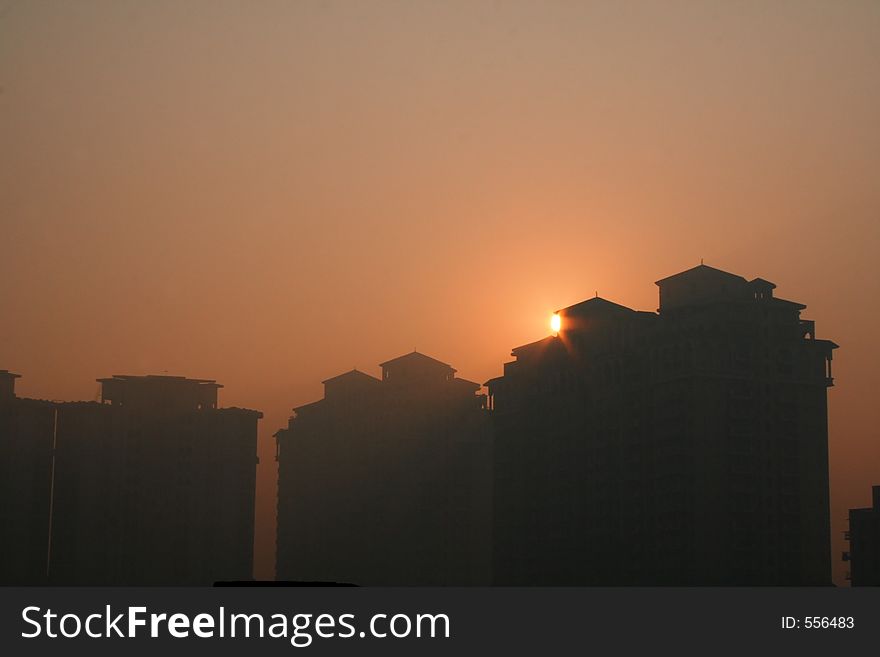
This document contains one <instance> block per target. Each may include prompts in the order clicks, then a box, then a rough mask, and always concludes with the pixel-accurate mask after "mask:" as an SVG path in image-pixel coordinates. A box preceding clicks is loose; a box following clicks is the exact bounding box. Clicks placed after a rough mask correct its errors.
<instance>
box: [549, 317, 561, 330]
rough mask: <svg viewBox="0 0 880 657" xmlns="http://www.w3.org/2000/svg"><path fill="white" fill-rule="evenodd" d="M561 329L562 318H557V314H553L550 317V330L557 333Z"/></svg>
mask: <svg viewBox="0 0 880 657" xmlns="http://www.w3.org/2000/svg"><path fill="white" fill-rule="evenodd" d="M561 328H562V317H560V316H559V313H553V315H552V316H551V317H550V330H551V331H553V332H554V333H559V329H561Z"/></svg>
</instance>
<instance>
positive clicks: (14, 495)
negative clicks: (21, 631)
mask: <svg viewBox="0 0 880 657" xmlns="http://www.w3.org/2000/svg"><path fill="white" fill-rule="evenodd" d="M17 378H19V375H18V374H13V373H11V372H9V371H8V370H0V527H2V532H3V538H2V540H0V584H5V585H14V584H45V582H46V567H47V548H48V545H49V505H50V499H51V498H50V493H51V486H52V445H53V440H54V435H55V418H56V410H55V406H54V404H52V403H51V402H45V401H40V400H35V399H20V398H18V397H16V396H15V380H16V379H17Z"/></svg>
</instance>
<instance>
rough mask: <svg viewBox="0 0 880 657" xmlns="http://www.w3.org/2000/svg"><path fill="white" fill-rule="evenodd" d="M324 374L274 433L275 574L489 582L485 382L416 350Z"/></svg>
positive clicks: (378, 581) (365, 580)
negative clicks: (377, 371)
mask: <svg viewBox="0 0 880 657" xmlns="http://www.w3.org/2000/svg"><path fill="white" fill-rule="evenodd" d="M381 367H382V377H381V378H379V379H377V378H375V377H372V376H369V375H367V374H364V373H363V372H359V371H357V370H352V371H350V372H346V373H345V374H341V375H339V376H336V377H333V378H331V379H327V380H326V381H324V382H323V383H324V398H323V399H321V400H319V401H317V402H314V403H311V404H307V405H304V406H300V407H297V408H295V409H294V411H295V415H294V416H293V417H292V418H291V419H290V421H289V423H288V427H287V428H286V429H282V430H281V431H279V432H278V433H277V434H276V439H277V459H278V539H277V541H278V542H277V575H276V577H277V579H278V580H287V581H323V582H340V583H352V584H360V585H447V584H488V583H489V581H490V572H491V492H492V475H491V468H492V458H491V453H492V451H491V450H492V442H491V427H490V425H489V418H488V416H487V413H486V411H485V408H484V406H485V397H484V396H483V395H478V394H476V393H477V391H478V389H479V388H480V385H479V384H477V383H473V382H470V381H467V380H464V379H460V378H456V376H455V370H454V369H453V368H452V367H450V366H449V365H447V364H446V363H442V362H440V361H437V360H435V359H433V358H430V357H428V356H425V355H423V354H420V353H417V352H413V353H411V354H407V355H405V356H401V357H400V358H395V359H393V360H390V361H387V362H385V363H382V364H381Z"/></svg>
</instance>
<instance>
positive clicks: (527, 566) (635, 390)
mask: <svg viewBox="0 0 880 657" xmlns="http://www.w3.org/2000/svg"><path fill="white" fill-rule="evenodd" d="M657 285H658V286H659V288H660V308H659V311H658V312H657V313H654V312H640V311H635V310H632V309H630V308H627V307H625V306H621V305H618V304H615V303H612V302H609V301H606V300H604V299H601V298H598V297H596V298H594V299H589V300H587V301H584V302H582V303H579V304H576V305H574V306H570V307H568V308H564V309H562V310H560V311H559V312H558V314H559V316H560V322H561V328H560V330H559V332H558V334H557V335H555V336H551V337H547V338H545V339H543V340H539V341H538V342H534V343H531V344H528V345H524V346H521V347H517V348H516V349H514V350H513V356H514V357H515V360H513V361H512V362H509V363H506V364H505V366H504V374H503V376H501V377H498V378H496V379H492V380H491V381H488V382H487V384H486V385H487V386H488V388H489V401H488V403H489V407H490V409H491V410H492V415H493V420H494V424H495V430H496V433H495V519H494V538H495V560H494V573H495V581H496V583H500V584H525V585H534V584H561V585H573V584H585V585H603V584H608V585H616V584H636V585H637V584H647V585H689V584H691V585H802V584H803V585H807V584H808V585H825V584H829V583H830V579H831V567H830V550H829V545H830V536H829V503H828V431H827V394H826V388H827V387H829V386H831V385H832V384H833V379H832V376H831V356H832V350H833V349H834V348H835V347H836V346H837V345H835V344H834V343H833V342H830V341H828V340H819V339H817V338H816V335H815V327H814V324H813V322H812V321H809V320H804V319H801V317H800V312H801V310H803V309H804V308H805V306H803V305H802V304H798V303H794V302H791V301H786V300H783V299H779V298H777V297H775V296H774V295H773V289H774V288H775V285H774V284H773V283H770V282H768V281H765V280H762V279H755V280H752V281H747V280H746V279H744V278H742V277H740V276H736V275H734V274H730V273H727V272H723V271H720V270H718V269H714V268H712V267H708V266H704V265H700V266H698V267H695V268H693V269H690V270H688V271H685V272H682V273H680V274H676V275H675V276H670V277H668V278H665V279H662V280H660V281H658V282H657Z"/></svg>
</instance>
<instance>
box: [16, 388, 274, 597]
mask: <svg viewBox="0 0 880 657" xmlns="http://www.w3.org/2000/svg"><path fill="white" fill-rule="evenodd" d="M99 383H100V384H101V401H100V402H65V403H59V402H44V401H38V400H21V399H17V398H15V399H14V400H12V401H11V402H10V400H9V399H8V398H7V401H6V403H5V407H10V408H17V409H18V410H17V411H15V413H16V415H15V417H16V418H18V419H17V420H16V422H15V423H10V422H9V421H8V420H6V419H5V418H6V417H7V415H8V414H7V413H6V411H5V410H4V408H5V407H4V402H2V401H0V424H2V434H0V435H2V436H3V443H2V449H3V454H2V464H3V468H4V470H5V469H15V468H19V469H18V473H17V475H16V476H17V477H18V479H15V478H13V479H12V482H13V485H14V486H15V488H16V490H24V489H25V488H26V485H25V482H23V481H20V480H23V479H24V478H25V477H26V476H27V477H29V479H28V481H32V482H33V486H32V487H33V489H34V490H35V491H39V494H37V493H36V492H35V493H34V494H33V495H32V500H33V501H32V502H31V503H30V504H29V507H28V508H29V511H28V514H29V515H28V517H29V518H30V520H29V523H30V524H29V525H28V526H29V527H31V526H32V529H31V530H30V531H32V532H33V534H34V537H33V538H32V539H30V540H29V541H27V542H26V541H24V540H17V541H13V542H12V543H14V545H15V546H16V547H14V548H6V549H15V550H19V549H22V550H23V549H24V548H23V546H24V545H28V546H29V547H28V548H27V550H28V551H30V552H32V554H33V558H34V560H35V561H37V562H39V563H41V564H42V574H41V576H40V577H39V578H35V577H34V576H28V577H27V578H25V581H22V582H21V583H49V584H53V585H55V584H58V585H68V584H72V585H185V584H186V585H210V584H212V583H213V582H215V581H217V580H249V579H252V577H253V540H254V493H255V488H256V466H257V422H258V420H259V418H260V417H262V414H261V413H259V412H258V411H253V410H248V409H238V408H227V409H221V408H218V407H217V390H218V389H219V388H221V387H222V386H220V385H219V384H217V383H215V382H214V381H210V380H200V379H186V378H183V377H173V376H113V377H111V378H107V379H99ZM25 462H32V463H33V464H34V465H33V466H32V467H31V468H30V470H28V469H26V468H22V467H21V464H22V463H25ZM28 473H30V474H28ZM4 481H5V478H4ZM8 486H9V484H8V483H4V487H8ZM19 494H20V493H19ZM5 498H6V495H5V491H4V499H5ZM24 499H28V498H24ZM6 506H8V505H4V507H6ZM15 508H17V509H18V513H19V515H22V514H23V513H24V507H23V506H21V505H18V506H17V507H15ZM19 525H20V526H22V527H24V526H25V522H24V521H23V520H22V521H20V522H19ZM22 531H24V530H22ZM4 543H6V542H5V541H4ZM19 561H20V559H19ZM6 563H10V564H11V563H15V560H14V559H13V560H8V559H5V560H4V564H6ZM4 567H6V566H4Z"/></svg>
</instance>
